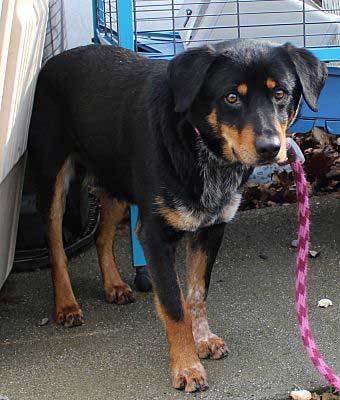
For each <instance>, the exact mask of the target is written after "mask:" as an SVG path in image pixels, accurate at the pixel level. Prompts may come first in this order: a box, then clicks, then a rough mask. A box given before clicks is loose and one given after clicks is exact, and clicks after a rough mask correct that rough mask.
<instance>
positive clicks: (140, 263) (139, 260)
mask: <svg viewBox="0 0 340 400" xmlns="http://www.w3.org/2000/svg"><path fill="white" fill-rule="evenodd" d="M130 221H131V241H132V260H133V265H134V267H144V265H146V260H145V257H144V252H143V248H142V246H141V244H140V243H139V241H138V239H137V236H136V233H135V231H136V227H137V222H138V207H137V206H136V205H132V206H131V207H130Z"/></svg>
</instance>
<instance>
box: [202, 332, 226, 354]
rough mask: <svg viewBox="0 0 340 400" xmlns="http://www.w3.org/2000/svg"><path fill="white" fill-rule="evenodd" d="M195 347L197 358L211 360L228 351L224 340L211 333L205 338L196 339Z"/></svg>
mask: <svg viewBox="0 0 340 400" xmlns="http://www.w3.org/2000/svg"><path fill="white" fill-rule="evenodd" d="M196 349H197V353H198V356H199V358H212V359H213V360H219V359H220V358H223V357H225V356H226V355H228V353H229V349H228V347H227V345H226V344H225V342H224V340H222V339H221V338H219V337H218V336H216V335H213V334H212V335H211V336H210V337H208V338H207V339H205V340H200V341H198V342H197V343H196Z"/></svg>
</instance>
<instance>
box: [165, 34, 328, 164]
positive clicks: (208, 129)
mask: <svg viewBox="0 0 340 400" xmlns="http://www.w3.org/2000/svg"><path fill="white" fill-rule="evenodd" d="M326 76H327V69H326V67H325V64H324V63H322V62H320V61H319V60H318V59H317V58H316V57H314V55H313V54H312V53H310V52H309V51H307V50H305V49H300V48H296V47H294V46H293V45H291V44H285V45H283V46H279V45H274V44H272V43H269V42H262V41H255V40H249V41H245V40H233V41H228V42H222V43H219V44H218V45H215V46H213V47H207V46H205V47H200V48H196V49H192V50H189V51H186V52H184V53H182V54H180V55H178V56H176V57H175V58H173V59H172V60H171V61H170V63H169V66H168V81H169V85H170V88H171V90H172V92H173V98H174V107H175V111H176V112H178V113H182V114H183V115H185V118H187V120H188V121H189V122H190V123H191V125H192V126H193V127H194V128H196V132H197V134H199V135H200V136H201V138H202V140H203V141H204V143H205V144H206V146H207V147H208V148H209V149H210V150H211V151H213V152H214V153H215V154H216V155H217V156H218V157H223V158H224V159H226V160H228V161H229V162H240V163H242V164H246V165H257V164H262V163H269V162H273V161H284V160H285V159H286V140H285V138H286V130H287V128H288V127H289V126H290V125H291V124H292V123H293V121H294V119H295V117H296V115H297V111H298V108H299V103H300V99H301V96H303V97H304V99H305V101H306V102H307V104H308V106H309V107H310V108H311V109H312V110H314V111H316V109H317V100H318V97H319V94H320V92H321V89H322V87H323V85H324V82H325V79H326Z"/></svg>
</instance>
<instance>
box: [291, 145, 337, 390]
mask: <svg viewBox="0 0 340 400" xmlns="http://www.w3.org/2000/svg"><path fill="white" fill-rule="evenodd" d="M296 148H297V149H296ZM291 150H293V151H291ZM288 152H290V153H293V157H294V161H292V162H291V164H290V165H291V167H292V170H293V173H294V179H295V183H296V193H297V201H298V208H299V211H298V212H299V236H298V246H297V257H296V283H295V289H296V313H297V318H298V322H299V327H300V335H301V338H302V342H303V344H304V346H305V348H306V350H307V353H308V355H309V357H310V359H311V360H312V362H313V364H314V366H315V368H316V369H317V370H318V371H319V373H320V374H321V375H322V376H323V377H324V378H325V379H326V380H327V381H328V382H329V383H330V384H331V385H332V386H334V387H335V388H336V390H338V391H340V377H339V376H337V375H335V373H334V372H333V371H332V370H331V368H330V367H329V366H328V365H327V364H326V363H325V361H324V360H323V358H322V356H321V354H320V351H319V349H318V347H317V345H316V343H315V341H314V339H313V335H312V331H311V328H310V326H309V320H308V305H307V272H308V246H309V200H308V191H307V182H306V177H305V174H304V170H303V167H302V164H301V161H300V160H299V154H297V153H299V152H300V149H299V148H298V146H297V145H296V144H295V142H294V143H292V142H291V141H289V143H288Z"/></svg>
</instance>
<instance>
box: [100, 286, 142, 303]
mask: <svg viewBox="0 0 340 400" xmlns="http://www.w3.org/2000/svg"><path fill="white" fill-rule="evenodd" d="M105 297H106V301H108V302H109V303H116V304H119V305H122V304H129V303H133V302H134V301H135V298H134V297H133V292H132V290H131V288H130V286H129V285H127V284H126V283H123V284H121V285H115V286H113V287H112V288H111V289H107V290H106V291H105Z"/></svg>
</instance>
